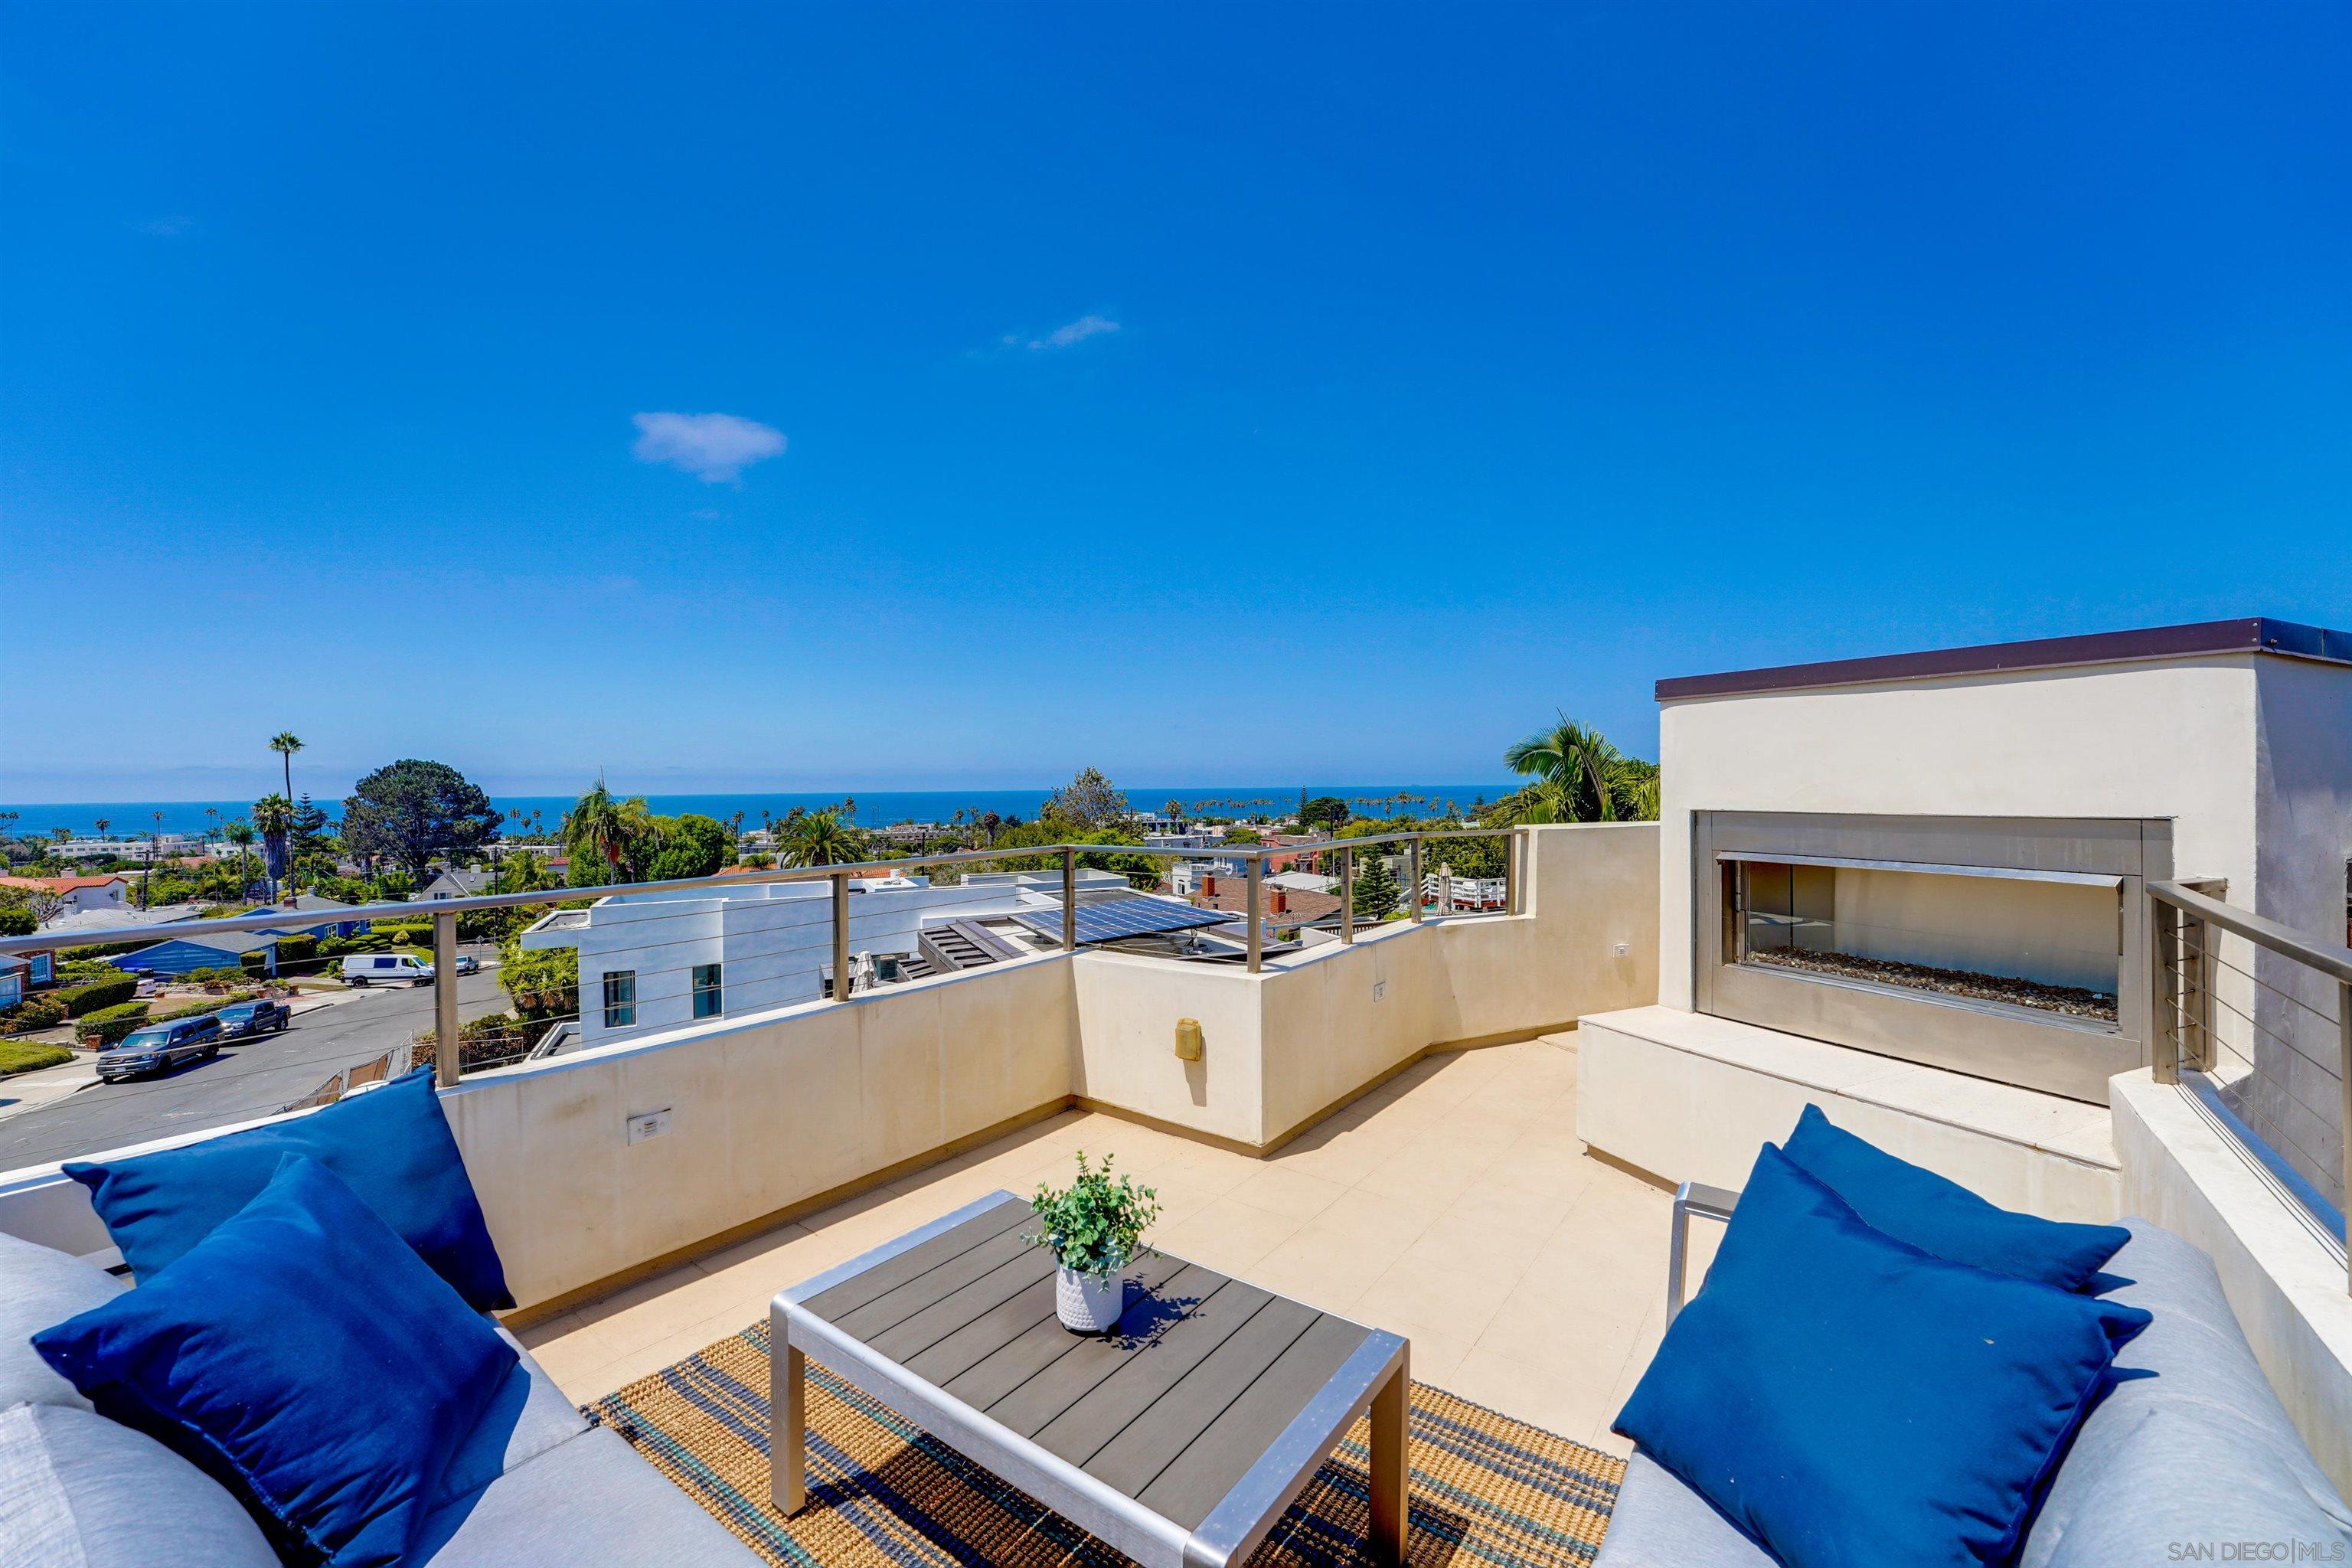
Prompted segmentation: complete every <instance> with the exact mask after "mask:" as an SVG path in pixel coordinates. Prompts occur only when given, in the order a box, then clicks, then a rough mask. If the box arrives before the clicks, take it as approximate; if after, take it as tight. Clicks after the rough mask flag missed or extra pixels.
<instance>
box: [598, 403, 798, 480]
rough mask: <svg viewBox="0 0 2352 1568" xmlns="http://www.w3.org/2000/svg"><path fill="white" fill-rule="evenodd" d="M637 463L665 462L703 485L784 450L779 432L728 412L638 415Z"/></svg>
mask: <svg viewBox="0 0 2352 1568" xmlns="http://www.w3.org/2000/svg"><path fill="white" fill-rule="evenodd" d="M633 417H634V418H635V420H636V425H637V443H636V445H635V447H631V448H630V450H631V451H633V452H635V454H636V458H637V461H639V462H641V463H667V464H668V465H669V466H670V467H671V468H676V469H677V470H679V471H680V472H681V473H688V474H692V475H693V476H694V477H695V478H697V479H700V480H702V482H703V483H705V484H711V485H716V484H723V483H725V482H726V481H727V480H729V479H734V478H735V477H736V476H738V475H740V473H742V471H743V470H744V469H745V468H750V467H751V465H752V464H753V463H756V462H759V461H760V460H761V459H762V458H772V457H774V456H775V455H776V454H777V453H779V452H781V451H782V450H783V449H784V433H783V432H782V431H781V430H777V429H773V428H772V427H770V426H765V425H762V424H761V423H760V422H759V421H758V420H756V419H744V418H740V417H738V416H735V415H732V414H639V415H635V416H633Z"/></svg>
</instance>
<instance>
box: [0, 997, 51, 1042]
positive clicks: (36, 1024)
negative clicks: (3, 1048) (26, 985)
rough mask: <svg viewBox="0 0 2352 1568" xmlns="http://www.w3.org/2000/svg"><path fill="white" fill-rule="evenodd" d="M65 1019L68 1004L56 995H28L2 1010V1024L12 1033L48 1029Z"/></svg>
mask: <svg viewBox="0 0 2352 1568" xmlns="http://www.w3.org/2000/svg"><path fill="white" fill-rule="evenodd" d="M65 1021H66V1005H65V1004H64V1003H63V1002H60V1001H58V999H57V998H56V997H55V996H27V997H26V998H25V1000H23V1001H22V1002H19V1003H17V1004H16V1005H15V1006H14V1007H10V1008H7V1009H5V1011H0V1026H5V1028H6V1029H7V1031H8V1032H9V1033H10V1034H12V1035H21V1034H26V1033H28V1032H30V1031H31V1030H34V1029H46V1028H48V1027H49V1026H52V1025H55V1024H62V1023H64V1022H65Z"/></svg>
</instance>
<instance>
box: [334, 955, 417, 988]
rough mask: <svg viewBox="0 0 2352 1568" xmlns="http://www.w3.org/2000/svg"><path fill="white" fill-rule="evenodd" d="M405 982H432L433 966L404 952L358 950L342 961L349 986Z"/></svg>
mask: <svg viewBox="0 0 2352 1568" xmlns="http://www.w3.org/2000/svg"><path fill="white" fill-rule="evenodd" d="M402 981H406V982H407V983H408V984H411V985H430V984H433V966H432V965H431V964H429V963H418V962H417V961H416V960H415V959H414V958H411V957H410V956H409V955H408V954H406V953H404V952H355V953H352V955H351V956H350V957H348V958H346V959H344V960H343V984H346V985H392V984H398V983H400V982H402Z"/></svg>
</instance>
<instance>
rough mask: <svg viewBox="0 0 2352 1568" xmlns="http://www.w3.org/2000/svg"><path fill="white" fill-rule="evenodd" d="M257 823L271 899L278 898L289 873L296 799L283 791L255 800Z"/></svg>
mask: <svg viewBox="0 0 2352 1568" xmlns="http://www.w3.org/2000/svg"><path fill="white" fill-rule="evenodd" d="M253 826H254V827H255V828H256V829H257V830H258V831H259V833H260V834H261V860H262V864H263V866H264V867H265V868H267V869H268V873H269V901H270V902H271V903H273V904H274V903H276V902H277V901H278V883H279V882H281V881H283V880H284V879H285V877H286V837H287V835H288V834H289V833H290V832H292V831H293V828H294V803H293V802H292V801H290V800H288V799H287V798H286V797H285V796H284V795H263V796H262V797H261V798H260V799H259V800H257V801H255V802H254V803H253Z"/></svg>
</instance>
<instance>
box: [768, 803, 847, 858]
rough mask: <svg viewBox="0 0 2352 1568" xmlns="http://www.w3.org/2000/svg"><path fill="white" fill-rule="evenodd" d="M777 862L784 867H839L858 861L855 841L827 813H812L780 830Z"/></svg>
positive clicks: (841, 825)
mask: <svg viewBox="0 0 2352 1568" xmlns="http://www.w3.org/2000/svg"><path fill="white" fill-rule="evenodd" d="M778 848H779V851H780V853H779V855H778V857H777V858H778V859H779V860H780V861H782V864H784V865H787V866H841V865H846V864H847V863H849V862H850V861H853V860H855V859H856V858H857V857H858V838H857V835H856V831H855V830H853V829H852V828H850V827H848V826H845V824H844V823H843V822H842V820H841V818H840V817H838V816H835V815H834V814H833V813H832V812H830V811H812V812H806V813H803V815H802V816H797V817H795V818H793V820H792V821H790V822H789V823H787V824H786V825H785V826H784V829H783V832H782V836H781V841H780V843H779V845H778Z"/></svg>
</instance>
